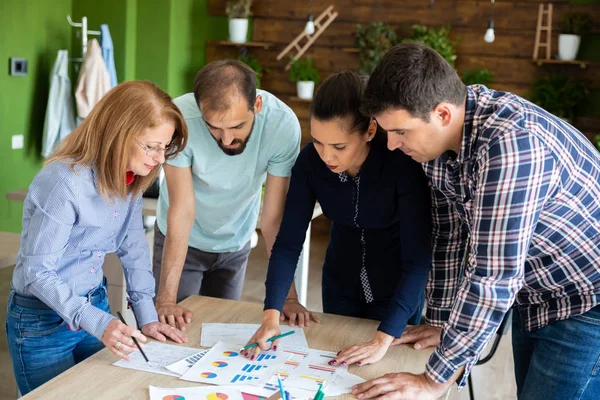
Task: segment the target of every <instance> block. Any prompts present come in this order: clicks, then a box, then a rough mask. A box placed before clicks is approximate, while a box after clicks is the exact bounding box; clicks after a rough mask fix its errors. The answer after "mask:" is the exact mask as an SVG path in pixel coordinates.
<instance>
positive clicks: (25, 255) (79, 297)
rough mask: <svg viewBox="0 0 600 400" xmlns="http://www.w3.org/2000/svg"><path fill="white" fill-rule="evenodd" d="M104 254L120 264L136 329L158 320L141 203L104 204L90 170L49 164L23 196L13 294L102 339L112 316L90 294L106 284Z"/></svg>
mask: <svg viewBox="0 0 600 400" xmlns="http://www.w3.org/2000/svg"><path fill="white" fill-rule="evenodd" d="M107 253H116V254H117V256H118V257H119V258H120V259H121V262H122V264H123V270H124V272H125V280H126V282H127V292H128V294H129V298H128V300H129V301H130V302H131V304H132V307H133V309H134V312H135V315H136V318H137V321H138V325H139V326H143V325H145V324H147V323H150V322H154V321H158V317H157V314H156V309H155V308H154V304H153V302H152V297H154V277H153V276H152V268H151V264H150V251H149V248H148V243H147V241H146V237H145V232H144V227H143V225H142V198H141V197H139V198H137V199H133V200H132V199H131V195H130V196H129V198H128V199H127V200H113V201H112V202H107V201H105V200H104V199H103V198H102V197H101V196H100V194H99V193H98V188H97V186H96V180H95V172H94V170H93V169H89V168H82V167H79V166H78V167H77V168H76V172H74V171H73V170H72V169H71V167H70V166H67V165H65V164H63V163H61V162H58V161H55V162H52V163H50V164H48V165H47V166H45V167H44V168H43V169H42V170H41V171H40V172H39V173H38V174H37V175H36V177H35V178H34V180H33V183H32V184H31V186H30V187H29V192H28V193H27V197H26V198H25V204H24V207H23V230H22V232H21V248H20V249H19V253H18V255H17V265H16V267H15V270H14V273H13V280H12V287H13V289H14V290H15V291H16V292H17V293H19V294H22V295H25V296H31V297H37V298H38V299H40V300H41V301H43V302H44V303H46V305H48V306H49V307H51V308H52V309H54V310H55V311H56V312H57V313H58V314H59V315H60V316H61V318H63V319H64V320H65V321H66V322H67V323H68V324H69V326H70V328H71V329H72V330H77V329H79V328H80V327H81V328H83V329H85V330H86V331H87V332H89V333H91V334H92V335H94V336H95V337H97V338H98V339H101V338H102V334H103V333H104V330H105V329H106V326H107V325H108V324H109V323H110V322H111V321H112V320H113V319H114V317H113V316H111V315H110V314H108V313H106V312H104V311H101V310H100V309H98V308H96V307H94V306H92V305H91V304H90V303H89V302H88V301H87V297H85V295H86V294H87V293H88V292H89V291H90V290H91V289H93V288H95V287H96V286H98V285H99V284H100V283H102V280H103V276H104V275H103V272H102V264H103V263H104V257H105V256H106V254H107Z"/></svg>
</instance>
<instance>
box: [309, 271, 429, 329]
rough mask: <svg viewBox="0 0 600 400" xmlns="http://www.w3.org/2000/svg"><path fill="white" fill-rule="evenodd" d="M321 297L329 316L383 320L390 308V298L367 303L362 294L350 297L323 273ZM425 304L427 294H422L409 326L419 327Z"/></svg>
mask: <svg viewBox="0 0 600 400" xmlns="http://www.w3.org/2000/svg"><path fill="white" fill-rule="evenodd" d="M321 296H322V298H323V312H324V313H328V314H337V315H344V316H346V317H356V318H366V319H374V320H376V321H381V320H383V319H384V318H385V317H386V315H387V313H388V311H389V307H390V298H383V299H378V300H375V301H372V302H371V303H366V302H365V301H364V300H362V299H361V296H360V293H357V294H356V297H350V296H348V295H347V294H346V293H344V291H343V290H342V288H340V287H339V286H338V285H337V283H336V282H335V280H334V279H333V278H331V277H329V276H328V275H327V273H326V272H323V283H322V285H321ZM424 303H425V293H422V294H421V298H420V299H419V307H418V308H417V310H416V311H415V313H414V314H413V315H412V316H411V317H410V319H409V320H408V324H409V325H419V324H420V323H421V314H422V313H423V305H424Z"/></svg>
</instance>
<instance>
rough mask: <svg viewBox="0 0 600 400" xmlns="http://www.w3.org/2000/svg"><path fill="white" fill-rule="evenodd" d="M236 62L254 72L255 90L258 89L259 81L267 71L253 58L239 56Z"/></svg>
mask: <svg viewBox="0 0 600 400" xmlns="http://www.w3.org/2000/svg"><path fill="white" fill-rule="evenodd" d="M238 60H240V61H241V62H243V63H244V64H246V65H247V66H249V67H250V68H252V70H253V71H254V72H256V88H257V89H260V79H261V78H262V76H263V74H264V73H267V72H269V69H268V68H266V67H263V66H262V65H261V63H260V62H259V61H258V60H257V59H256V58H255V57H252V56H249V55H245V56H239V57H238Z"/></svg>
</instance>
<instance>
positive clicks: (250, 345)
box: [240, 331, 296, 351]
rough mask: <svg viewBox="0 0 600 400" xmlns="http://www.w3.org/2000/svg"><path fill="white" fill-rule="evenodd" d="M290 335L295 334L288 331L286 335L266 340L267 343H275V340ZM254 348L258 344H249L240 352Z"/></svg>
mask: <svg viewBox="0 0 600 400" xmlns="http://www.w3.org/2000/svg"><path fill="white" fill-rule="evenodd" d="M292 333H296V332H294V331H289V332H286V333H282V334H281V335H277V336H273V337H271V338H268V339H267V342H273V341H275V340H277V339H281V338H282V337H286V336H289V335H291V334H292ZM256 346H258V343H251V344H247V345H245V346H244V347H242V348H241V349H240V351H242V350H248V349H251V348H252V347H256Z"/></svg>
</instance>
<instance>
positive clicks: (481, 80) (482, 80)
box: [462, 68, 494, 86]
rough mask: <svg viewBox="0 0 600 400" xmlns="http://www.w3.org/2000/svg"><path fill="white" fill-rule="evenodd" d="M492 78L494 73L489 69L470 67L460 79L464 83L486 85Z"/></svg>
mask: <svg viewBox="0 0 600 400" xmlns="http://www.w3.org/2000/svg"><path fill="white" fill-rule="evenodd" d="M493 80H494V73H493V72H492V71H490V70H489V69H478V68H475V69H472V70H469V69H468V70H466V71H465V72H464V73H463V76H462V81H463V82H464V84H465V85H467V86H469V85H484V86H488V85H489V84H490V82H491V81H493Z"/></svg>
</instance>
